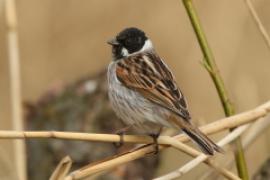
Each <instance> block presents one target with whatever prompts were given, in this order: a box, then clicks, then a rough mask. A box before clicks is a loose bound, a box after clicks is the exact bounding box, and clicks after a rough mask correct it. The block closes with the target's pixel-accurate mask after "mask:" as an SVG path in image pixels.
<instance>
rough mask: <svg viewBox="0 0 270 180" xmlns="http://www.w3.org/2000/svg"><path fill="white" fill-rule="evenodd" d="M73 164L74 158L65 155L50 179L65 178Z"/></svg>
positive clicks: (58, 179) (61, 179) (59, 179)
mask: <svg viewBox="0 0 270 180" xmlns="http://www.w3.org/2000/svg"><path fill="white" fill-rule="evenodd" d="M71 165H72V160H71V159H70V157H69V156H66V157H64V158H63V159H62V160H61V161H60V162H59V164H58V165H57V167H56V169H55V170H54V172H53V174H52V175H51V177H50V180H63V179H64V178H65V177H66V175H67V173H68V172H69V170H70V168H71Z"/></svg>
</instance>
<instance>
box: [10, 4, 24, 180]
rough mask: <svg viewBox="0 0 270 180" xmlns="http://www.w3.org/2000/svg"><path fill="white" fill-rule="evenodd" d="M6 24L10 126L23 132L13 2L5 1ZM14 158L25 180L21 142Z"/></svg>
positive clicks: (19, 175)
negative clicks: (10, 111)
mask: <svg viewBox="0 0 270 180" xmlns="http://www.w3.org/2000/svg"><path fill="white" fill-rule="evenodd" d="M5 11H6V23H7V27H8V33H7V40H8V55H9V68H10V91H11V92H10V94H11V105H12V107H11V110H12V126H13V129H14V130H17V131H21V130H23V120H22V107H21V102H22V101H21V99H22V98H21V82H20V59H19V46H18V32H17V18H16V5H15V1H14V0H6V1H5ZM14 153H15V154H14V158H15V161H14V162H15V164H16V171H17V174H18V178H19V179H20V180H24V179H26V157H25V144H24V142H23V141H14Z"/></svg>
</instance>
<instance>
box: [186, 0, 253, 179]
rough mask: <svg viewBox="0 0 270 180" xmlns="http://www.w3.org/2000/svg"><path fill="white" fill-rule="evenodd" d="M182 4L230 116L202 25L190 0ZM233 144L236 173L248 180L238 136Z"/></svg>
mask: <svg viewBox="0 0 270 180" xmlns="http://www.w3.org/2000/svg"><path fill="white" fill-rule="evenodd" d="M183 4H184V6H185V8H186V11H187V13H188V16H189V19H190V22H191V24H192V27H193V29H194V31H195V33H196V37H197V39H198V42H199V45H200V48H201V51H202V53H203V56H204V60H203V64H204V65H205V67H206V69H207V71H208V72H209V74H210V76H211V78H212V80H213V82H214V84H215V87H216V89H217V92H218V95H219V98H220V101H221V103H222V106H223V109H224V113H225V115H226V116H231V115H233V114H234V113H235V112H234V107H233V105H232V103H231V102H230V100H229V97H228V93H227V91H226V88H225V85H224V83H223V80H222V77H221V75H220V73H219V70H218V67H217V65H216V62H215V59H214V56H213V53H212V51H211V49H210V47H209V45H208V42H207V39H206V36H205V34H204V32H203V29H202V26H201V24H200V21H199V17H198V15H197V13H196V10H195V8H194V6H193V4H192V0H183ZM235 146H236V149H237V150H236V151H235V160H236V166H237V170H238V174H239V176H240V177H241V178H242V179H243V180H248V179H249V177H248V171H247V166H246V161H245V156H244V151H243V148H242V143H241V139H240V137H239V138H238V139H236V140H235Z"/></svg>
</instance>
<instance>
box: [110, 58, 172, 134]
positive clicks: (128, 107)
mask: <svg viewBox="0 0 270 180" xmlns="http://www.w3.org/2000/svg"><path fill="white" fill-rule="evenodd" d="M115 69H116V63H115V62H112V63H110V65H109V67H108V74H107V76H108V88H109V99H110V101H111V105H112V108H113V109H114V111H115V112H116V114H117V115H118V116H119V117H120V118H121V119H122V120H123V121H124V122H125V123H126V124H128V125H135V126H138V127H142V128H145V129H149V128H151V127H145V126H148V125H147V124H149V123H150V124H155V125H158V126H167V127H172V126H171V125H170V124H169V123H168V122H167V121H166V119H167V118H168V116H169V114H170V113H169V112H168V110H166V109H164V108H162V107H160V106H158V105H155V104H153V103H152V102H150V101H149V100H147V99H145V98H144V97H143V96H142V95H141V94H139V93H138V92H135V91H133V90H131V89H128V88H126V87H125V86H123V85H122V83H121V82H120V81H119V80H118V79H117V77H116V73H115Z"/></svg>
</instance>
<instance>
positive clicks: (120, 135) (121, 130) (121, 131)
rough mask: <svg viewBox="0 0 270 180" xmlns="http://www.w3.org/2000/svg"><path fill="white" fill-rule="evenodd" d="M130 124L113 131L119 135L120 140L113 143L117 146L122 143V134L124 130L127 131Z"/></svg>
mask: <svg viewBox="0 0 270 180" xmlns="http://www.w3.org/2000/svg"><path fill="white" fill-rule="evenodd" d="M130 127H131V126H126V127H124V128H122V129H119V130H117V131H116V132H115V134H117V135H119V137H120V140H119V142H114V143H113V145H114V146H115V147H117V148H120V147H121V146H123V144H124V135H125V133H126V131H128V130H129V129H130Z"/></svg>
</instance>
